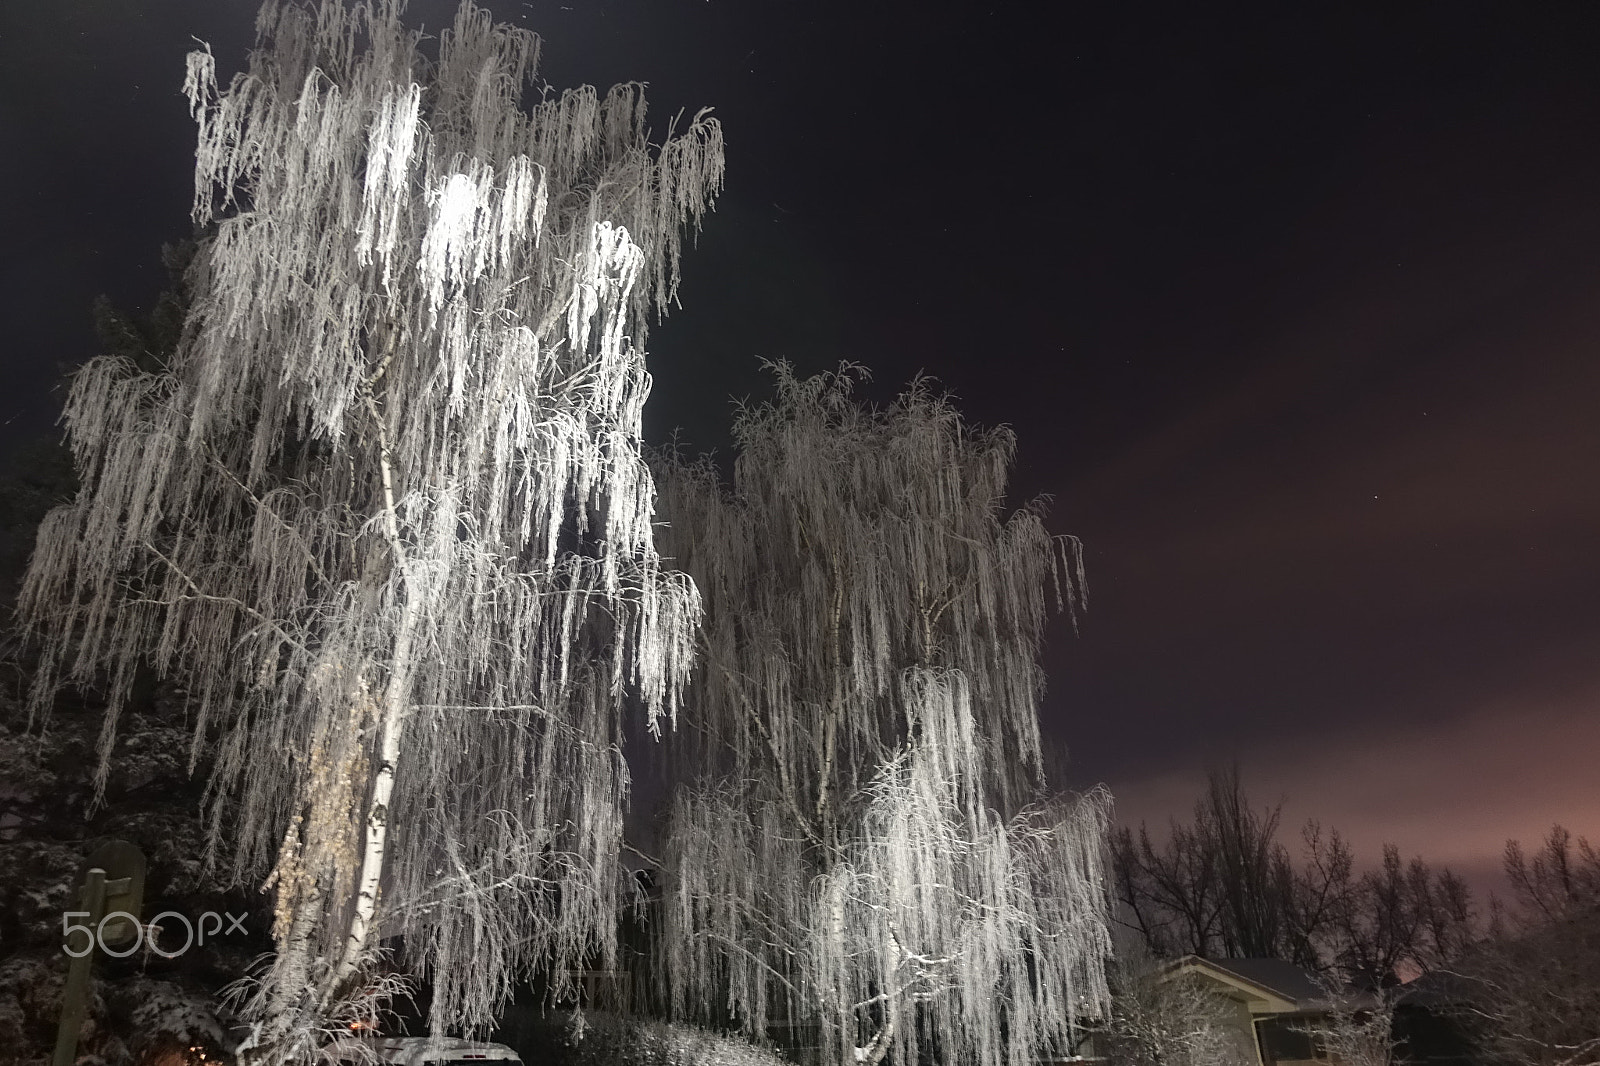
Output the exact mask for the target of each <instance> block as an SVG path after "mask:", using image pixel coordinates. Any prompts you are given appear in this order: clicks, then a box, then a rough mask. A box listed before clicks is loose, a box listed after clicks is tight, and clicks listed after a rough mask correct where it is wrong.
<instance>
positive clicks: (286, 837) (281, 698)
mask: <svg viewBox="0 0 1600 1066" xmlns="http://www.w3.org/2000/svg"><path fill="white" fill-rule="evenodd" d="M402 7H403V4H402V3H401V2H400V0H373V2H371V3H363V4H356V5H354V6H346V5H345V4H343V3H342V2H341V0H320V2H319V3H316V4H310V3H294V2H289V3H283V2H280V0H268V2H267V3H266V4H265V5H264V6H263V8H262V9H261V13H260V16H259V18H258V22H257V31H258V46H257V48H256V49H255V50H254V51H253V52H252V54H251V56H250V61H249V66H248V69H247V70H246V71H245V72H243V73H241V74H239V75H237V76H235V77H234V78H233V79H232V81H231V83H230V84H229V85H228V86H227V88H226V89H219V87H218V84H217V82H216V80H215V68H214V63H213V58H212V56H211V54H210V52H209V50H205V51H197V52H195V53H193V54H191V56H190V57H189V65H188V77H187V80H186V82H185V91H186V93H187V95H188V100H189V104H190V107H191V110H192V113H193V116H194V119H195V121H196V122H197V124H198V126H199V138H198V149H197V152H196V166H195V200H194V217H195V220H196V222H197V223H199V224H202V225H205V224H214V227H215V235H214V237H212V238H211V239H210V240H209V242H208V243H207V244H206V245H205V246H204V247H203V249H202V251H201V253H200V254H199V255H198V256H197V258H196V260H195V264H194V266H193V267H192V268H191V269H192V275H191V278H190V280H191V285H192V291H193V306H192V309H191V311H190V313H189V316H188V319H187V322H186V325H185V330H184V334H183V338H182V341H181V343H180V345H179V347H178V349H177V351H176V353H175V354H174V356H173V357H172V358H171V359H170V361H169V362H168V365H166V366H165V367H164V368H162V369H160V370H159V371H157V372H141V371H140V370H139V369H138V368H137V367H135V366H134V365H132V364H131V363H130V362H129V361H127V360H125V359H119V358H114V357H109V358H102V359H97V360H95V361H92V362H90V363H89V364H87V365H86V366H85V367H84V368H83V369H82V370H80V371H79V372H78V373H77V374H76V376H75V378H74V380H73V383H72V388H71V392H70V395H69V398H68V400H67V405H66V411H65V422H66V426H67V430H68V433H69V435H70V439H71V444H72V448H73V452H74V455H75V457H76V462H77V467H78V473H79V476H80V479H81V484H82V486H83V487H82V490H81V491H80V493H79V494H78V496H77V498H76V499H75V500H74V501H73V502H72V503H70V504H68V505H67V506H64V507H62V508H60V509H59V510H57V511H55V512H54V513H53V514H52V515H51V516H50V517H49V519H48V520H47V521H46V523H45V525H44V526H43V527H42V529H41V531H40V534H39V538H38V545H37V548H36V551H35V555H34V558H33V561H32V564H31V570H30V573H29V575H28V579H27V584H26V588H25V590H24V593H23V597H22V604H21V610H22V614H23V616H24V618H25V619H26V620H27V621H28V622H29V623H30V624H31V627H32V629H33V631H34V632H35V634H36V635H37V636H38V637H39V638H40V641H41V644H42V648H43V660H42V661H43V665H42V667H41V673H40V675H39V679H38V683H37V686H36V688H35V698H36V701H37V704H38V705H39V706H41V707H43V706H45V705H47V703H48V701H49V699H50V698H51V696H52V694H53V693H54V692H55V691H56V689H57V688H58V687H59V686H60V685H62V684H68V683H77V684H91V683H101V684H104V686H105V689H106V691H107V692H108V694H109V698H110V702H111V710H110V712H109V714H108V716H107V719H106V726H105V730H106V732H105V738H104V742H103V751H108V750H109V744H110V738H111V737H112V734H113V732H114V730H115V725H116V718H117V712H118V708H119V706H120V704H121V702H122V700H123V698H124V694H125V693H126V692H127V690H128V687H129V683H130V680H131V679H132V676H133V673H134V671H135V670H136V668H138V667H139V665H140V664H141V663H144V662H150V663H153V665H154V668H155V669H156V670H157V671H159V672H160V673H162V674H165V675H169V676H173V677H175V678H176V679H178V680H179V681H180V682H181V683H182V684H183V686H184V687H185V688H186V690H187V691H188V693H189V694H190V697H191V699H192V705H193V708H194V714H195V720H196V726H195V732H194V743H195V744H196V745H202V744H207V743H211V742H212V740H213V738H215V741H216V743H217V744H218V745H219V748H218V751H217V762H218V767H219V769H218V772H217V776H216V778H215V780H214V782H213V795H214V803H213V805H212V819H213V821H212V842H213V845H214V846H216V847H218V848H222V849H224V850H225V851H226V852H227V853H229V854H228V859H229V861H231V862H232V863H233V864H234V866H233V868H234V869H235V870H236V871H237V872H238V874H239V875H240V876H241V877H251V876H259V873H260V872H266V871H268V870H270V876H268V877H267V884H268V885H269V887H270V888H271V889H272V890H273V891H274V892H275V893H276V895H275V905H276V925H275V928H274V930H273V934H274V937H275V939H276V943H277V952H276V955H275V957H274V958H273V959H272V962H271V966H270V969H269V970H267V971H265V972H264V974H263V975H261V977H260V981H259V984H258V985H257V986H256V989H255V992H254V994H253V996H252V997H251V998H250V1000H249V1002H248V1004H247V1013H248V1015H249V1016H250V1017H251V1018H252V1019H253V1021H254V1023H255V1029H254V1034H253V1035H252V1036H251V1037H250V1038H249V1040H248V1041H247V1042H246V1047H245V1049H244V1053H245V1057H246V1058H248V1059H251V1060H254V1061H288V1060H293V1059H297V1058H298V1059H304V1058H306V1057H308V1056H309V1055H310V1054H311V1053H312V1052H313V1051H314V1049H315V1045H316V1042H317V1040H318V1039H319V1037H318V1032H319V1031H325V1030H327V1029H329V1028H333V1027H338V1026H340V1025H343V1024H348V1022H349V1021H351V1020H352V1018H353V1017H354V1016H355V1015H356V1014H358V1013H359V1012H362V1011H365V1010H367V1009H369V1008H370V1003H368V1002H367V998H368V997H365V991H366V990H370V989H371V988H372V987H373V986H372V985H371V983H370V982H371V980H372V978H371V976H370V975H371V973H372V972H373V964H374V959H375V956H376V954H377V953H378V952H379V950H380V944H381V942H383V941H385V940H388V939H390V938H394V937H403V938H404V951H405V953H406V956H408V958H409V960H410V963H411V964H412V966H413V967H414V968H415V969H416V970H417V971H419V972H422V973H426V974H427V975H429V976H430V977H431V980H432V985H433V1002H432V1022H433V1025H434V1027H435V1028H436V1029H438V1030H443V1029H446V1028H473V1027H479V1026H483V1025H485V1024H486V1023H487V1022H488V1021H489V1020H490V1019H491V1017H492V1014H493V1011H494V1009H495V1008H496V1007H497V1005H498V1004H499V1002H500V1001H501V1000H502V998H503V996H504V994H505V992H506V990H507V987H508V982H509V980H510V979H511V978H512V976H513V975H514V974H515V973H516V972H518V970H519V968H522V967H524V966H527V965H530V964H534V963H537V962H540V961H543V962H544V963H545V964H547V965H548V967H549V969H550V971H551V972H552V973H553V974H555V975H557V977H559V975H560V974H562V973H563V971H564V970H565V969H566V968H567V967H569V966H572V965H575V964H576V960H578V959H579V958H581V957H584V956H586V955H591V954H593V953H595V952H598V953H599V954H600V955H601V956H607V955H609V954H610V953H611V952H612V951H613V950H614V936H615V934H614V914H615V899H614V897H615V893H616V883H617V876H616V868H615V863H616V853H617V846H618V841H619V839H620V821H621V809H622V805H623V803H624V801H625V798H626V794H627V791H628V775H627V771H626V768H625V766H624V764H623V761H622V758H621V755H620V749H619V724H618V723H619V703H620V701H621V700H622V699H623V697H624V695H625V693H631V694H632V695H633V696H634V697H636V698H637V699H639V700H640V701H642V703H643V705H644V706H645V708H646V709H647V712H648V715H649V720H650V722H651V725H652V728H655V727H656V724H657V723H658V722H659V721H660V719H661V718H662V716H668V717H670V716H671V715H673V714H674V713H675V708H676V705H677V701H678V698H679V695H680V692H681V689H682V687H683V685H684V683H685V681H686V679H687V676H688V673H687V672H688V668H689V665H690V662H691V659H692V656H693V654H694V647H693V639H694V629H695V626H696V624H697V620H698V614H699V606H698V598H697V594H696V592H695V590H694V587H693V585H692V584H691V583H690V582H689V580H688V579H687V578H685V577H684V576H683V575H682V574H680V573H676V572H673V571H670V570H666V569H664V568H663V567H662V565H661V561H660V558H659V556H658V555H657V553H656V549H655V547H654V544H653V540H652V517H653V513H654V488H653V484H652V480H651V476H650V473H649V470H648V468H647V467H646V465H645V463H644V461H643V459H642V457H641V454H640V451H639V434H640V409H641V406H642V405H643V403H644V401H645V397H646V394H647V393H648V391H649V384H650V380H649V377H648V375H647V374H646V372H645V369H644V356H643V348H644V342H645V332H646V315H647V313H648V312H649V311H650V310H651V309H652V308H655V309H657V310H660V309H663V308H664V307H665V306H666V305H667V304H669V303H670V302H671V301H672V300H673V299H674V291H675V288H676V285H677V280H678V259H679V249H680V237H681V228H682V227H683V226H684V225H685V223H693V224H696V225H698V221H699V219H700V217H701V215H702V213H703V212H704V211H705V210H706V209H707V208H708V207H709V206H710V205H711V202H712V199H713V197H714V194H715V192H716V190H717V189H718V187H719V186H720V182H721V175H722V165H723V164H722V140H721V132H720V129H719V127H718V125H717V123H716V122H715V120H713V119H709V118H706V117H705V114H704V112H702V113H701V114H700V115H697V116H696V117H695V119H694V120H693V121H691V122H690V123H688V124H687V126H685V127H683V128H682V129H681V130H679V131H678V133H677V135H674V133H673V130H672V129H669V130H668V133H667V136H666V138H665V140H664V142H663V143H662V144H661V145H660V146H659V147H652V146H651V145H650V144H649V143H648V141H647V134H646V125H645V102H644V98H643V93H642V86H640V85H637V84H626V85H620V86H617V87H616V88H614V89H612V90H611V91H610V92H609V93H608V94H607V95H606V96H605V97H604V99H600V98H599V97H598V96H597V94H596V93H595V92H594V90H592V89H590V88H587V87H585V88H581V89H576V90H570V91H566V92H563V93H560V94H559V95H550V94H548V93H546V94H544V95H543V96H542V97H541V96H540V95H538V94H531V80H532V78H533V75H534V69H535V64H536V62H537V59H538V53H539V43H540V42H539V39H538V38H537V37H536V36H535V35H533V34H532V33H529V32H527V31H524V30H520V29H516V28H512V27H508V26H504V25H496V24H494V23H493V21H492V19H491V18H490V16H489V14H488V13H487V12H486V11H484V10H482V9H480V8H477V7H475V6H474V5H473V4H472V3H471V2H470V0H467V2H464V3H463V4H462V5H461V8H460V10H459V13H458V14H457V15H456V18H455V21H454V24H453V25H452V26H451V27H449V28H448V29H445V30H443V31H442V32H441V33H440V34H439V37H438V41H437V48H436V50H433V49H431V48H430V49H429V51H427V52H426V53H425V52H424V50H423V44H422V42H423V37H422V35H421V34H420V33H419V32H416V31H413V30H410V29H407V28H406V27H405V26H404V25H403V24H402V22H401V21H400V15H401V8H402Z"/></svg>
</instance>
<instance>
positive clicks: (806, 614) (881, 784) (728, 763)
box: [660, 365, 1109, 1066]
mask: <svg viewBox="0 0 1600 1066" xmlns="http://www.w3.org/2000/svg"><path fill="white" fill-rule="evenodd" d="M776 371H777V378H778V382H777V399H776V401H775V402H773V403H769V404H762V405H758V406H751V407H746V408H745V409H744V410H743V411H742V413H741V415H740V417H739V419H738V422H737V426H736V430H735V439H736V441H737V444H738V455H737V458H736V460H735V464H734V482H733V486H732V489H731V491H730V490H729V489H728V488H725V487H724V486H723V485H722V484H721V482H720V480H719V478H718V475H717V472H716V470H715V469H714V468H713V467H711V466H710V465H708V464H704V463H702V464H690V463H686V462H683V461H680V460H676V459H672V460H669V461H667V462H666V463H665V468H664V470H665V472H664V473H663V474H662V475H661V478H660V479H661V483H662V500H663V503H662V509H663V511H664V513H665V514H666V515H667V516H668V518H669V520H670V523H671V528H670V529H669V530H668V531H667V532H666V533H665V534H664V535H663V540H662V545H663V547H662V550H663V553H664V554H667V555H669V556H671V557H672V558H673V559H674V561H675V562H676V563H677V564H678V565H681V566H682V567H684V569H685V570H687V571H688V572H689V573H690V574H692V575H693V576H694V578H695V581H696V582H697V584H698V585H699V587H700V588H701V590H702V593H703V595H704V597H705V606H706V622H705V628H704V631H703V655H702V665H701V666H700V667H699V673H698V674H697V677H696V681H695V685H694V687H693V688H692V690H691V696H690V697H689V698H688V699H687V700H686V703H685V708H684V712H683V716H682V719H681V722H680V728H679V730H678V733H677V735H676V736H674V737H673V738H671V740H670V742H669V743H668V747H669V749H670V750H671V752H672V755H673V758H674V760H675V768H676V773H677V774H678V779H679V781H680V782H681V785H680V787H679V788H678V790H677V792H676V795H675V799H674V801H673V804H672V810H671V817H670V824H669V826H668V829H667V833H666V841H665V845H664V846H665V854H664V866H665V869H664V889H665V905H664V914H665V919H664V922H663V923H662V927H661V937H662V977H663V980H664V982H665V985H666V993H667V998H668V1001H669V1002H670V1005H671V1010H672V1013H673V1014H674V1015H675V1016H676V1017H678V1018H683V1019H689V1020H695V1021H701V1022H711V1023H717V1024H731V1025H734V1026H737V1027H738V1028H739V1029H741V1030H743V1031H744V1032H745V1033H747V1034H749V1035H751V1036H754V1037H763V1036H765V1035H766V1034H767V1032H768V1030H769V1028H770V1027H771V1024H772V1023H776V1022H783V1023H788V1024H805V1025H809V1026H814V1027H815V1031H820V1033H821V1037H820V1040H819V1042H820V1044H821V1057H822V1061H823V1062H825V1063H829V1064H841V1063H854V1062H864V1063H869V1064H875V1063H878V1062H880V1061H883V1060H884V1059H885V1057H886V1056H889V1055H893V1056H894V1059H895V1061H898V1062H905V1063H912V1062H917V1061H920V1060H919V1057H918V1056H919V1054H928V1055H934V1056H936V1057H938V1059H939V1060H940V1061H948V1062H951V1063H968V1062H984V1063H1009V1064H1011V1066H1024V1064H1027V1063H1029V1062H1031V1061H1032V1060H1033V1059H1035V1058H1037V1057H1038V1056H1039V1055H1041V1054H1043V1053H1045V1051H1046V1049H1052V1048H1062V1047H1065V1046H1066V1045H1067V1044H1068V1042H1069V1041H1070V1038H1071V1035H1072V1032H1073V1029H1074V1027H1075V1026H1077V1025H1078V1024H1079V1023H1080V1022H1081V1021H1082V1020H1083V1019H1084V1018H1086V1017H1096V1016H1099V1015H1100V1013H1101V1011H1102V1009H1103V1006H1104V1003H1105V1000H1106V996H1107V989H1106V982H1105V973H1104V965H1105V959H1106V956H1107V955H1108V953H1109V939H1108V932H1107V925H1106V913H1105V911H1106V903H1107V884H1106V878H1105V872H1104V869H1103V865H1102V862H1103V857H1102V846H1103V844H1102V840H1103V834H1104V831H1105V829H1106V822H1107V817H1108V797H1107V796H1106V795H1105V794H1104V792H1103V791H1097V792H1095V793H1092V794H1090V795H1088V796H1085V797H1083V798H1081V799H1075V800H1074V799H1068V798H1060V799H1057V800H1055V801H1053V802H1039V803H1029V802H1028V801H1029V800H1031V799H1033V798H1034V797H1035V796H1037V795H1039V794H1040V788H1041V785H1042V782H1041V774H1040V748H1039V734H1038V723H1037V714H1036V707H1037V702H1038V699H1039V695H1040V691H1041V687H1042V680H1043V679H1042V676H1041V672H1040V669H1039V667H1038V665H1037V663H1036V655H1037V652H1038V648H1039V643H1040V640H1041V637H1042V634H1043V627H1044V623H1045V620H1046V617H1047V614H1048V612H1049V610H1050V608H1051V607H1052V606H1057V607H1059V605H1060V601H1061V600H1062V599H1063V597H1065V598H1066V599H1067V600H1069V601H1070V600H1071V598H1072V597H1074V596H1075V595H1076V594H1077V590H1078V589H1080V588H1081V575H1080V573H1079V563H1078V557H1077V551H1076V544H1075V542H1072V541H1070V540H1068V539H1064V538H1056V537H1052V536H1051V535H1050V534H1049V533H1048V532H1046V530H1045V527H1044V524H1043V522H1042V521H1041V518H1040V515H1039V513H1038V512H1037V511H1036V510H1033V509H1028V510H1023V511H1020V512H1017V513H1015V514H1013V515H1011V516H1009V517H1006V516H1004V514H1003V513H1002V511H1001V501H1002V499H1003V497H1004V493H1005V479H1006V474H1007V469H1008V466H1009V463H1010V459H1011V455H1012V450H1013V439H1012V437H1011V435H1010V434H1009V433H1008V432H1006V431H1004V430H992V431H983V430H978V429H975V428H973V427H971V426H969V425H966V424H965V423H963V421H962V420H961V419H960V417H959V416H958V415H957V413H956V411H955V410H954V409H953V408H952V407H951V406H950V404H949V403H948V402H946V400H944V399H943V398H940V397H937V396H935V395H933V394H932V393H931V392H930V391H929V389H928V388H927V386H926V385H924V384H922V383H920V382H919V383H917V384H915V385H913V386H912V387H911V389H910V390H909V391H907V392H906V393H905V394H903V395H902V396H901V397H900V398H899V399H898V400H897V401H896V402H895V403H894V404H893V405H892V406H891V407H889V408H888V409H886V410H874V409H872V408H869V407H867V406H865V405H862V404H860V403H858V402H856V401H855V400H854V399H853V397H852V395H851V386H852V382H853V380H854V378H855V377H856V376H857V375H856V372H855V371H852V370H851V369H849V368H846V369H845V370H842V371H841V372H840V373H839V374H836V375H826V376H822V377H817V378H811V379H808V380H797V379H796V378H794V377H793V376H792V374H791V372H790V371H789V369H788V368H787V367H786V366H782V365H780V366H778V367H777V368H776ZM1053 601H1055V602H1054V603H1053Z"/></svg>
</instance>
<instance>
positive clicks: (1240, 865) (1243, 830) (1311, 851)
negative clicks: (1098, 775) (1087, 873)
mask: <svg viewBox="0 0 1600 1066" xmlns="http://www.w3.org/2000/svg"><path fill="white" fill-rule="evenodd" d="M1278 823H1279V809H1278V808H1275V807H1273V808H1266V809H1262V810H1256V809H1254V808H1253V807H1252V806H1251V805H1250V801H1249V798H1248V796H1247V795H1246V794H1245V792H1244V788H1243V785H1242V784H1241V781H1240V777H1239V772H1238V769H1237V768H1234V769H1232V770H1229V771H1213V772H1212V773H1211V774H1210V775H1209V778H1208V781H1207V788H1206V794H1205V796H1204V797H1202V798H1201V800H1200V801H1199V802H1198V803H1197V804H1196V805H1195V812H1194V820H1193V822H1192V823H1190V824H1187V825H1185V824H1182V823H1178V822H1174V823H1173V825H1172V829H1171V833H1170V835H1169V836H1168V839H1167V841H1166V843H1165V844H1164V845H1162V846H1159V847H1158V846H1157V845H1156V844H1155V843H1154V842H1153V841H1152V839H1151V837H1150V833H1149V830H1148V829H1147V828H1145V827H1143V826H1141V827H1140V829H1139V832H1138V835H1137V836H1135V834H1134V833H1133V831H1132V830H1131V829H1128V828H1123V829H1121V830H1119V831H1118V832H1117V833H1116V834H1115V835H1114V836H1113V843H1112V866H1113V869H1114V871H1115V873H1116V884H1117V899H1118V904H1119V911H1120V914H1121V917H1122V920H1123V921H1125V922H1126V923H1127V924H1129V925H1130V926H1131V927H1133V928H1134V929H1135V930H1137V931H1138V932H1139V934H1140V935H1141V937H1142V938H1143V940H1144V942H1145V944H1146V946H1147V947H1148V949H1149V950H1150V951H1152V952H1153V953H1155V954H1157V955H1165V956H1177V955H1184V954H1194V955H1200V956H1203V957H1218V958H1226V957H1235V958H1238V957H1244V958H1277V959H1283V960H1285V961H1287V962H1292V963H1294V964H1296V965H1298V966H1303V967H1306V968H1307V969H1311V970H1315V971H1317V972H1320V973H1325V974H1333V973H1335V972H1337V973H1338V974H1339V975H1340V977H1341V978H1342V979H1343V980H1346V981H1350V982H1352V983H1355V984H1360V985H1362V986H1363V987H1365V988H1368V989H1376V988H1378V987H1380V986H1384V985H1387V984H1393V983H1395V982H1396V981H1398V980H1399V978H1398V976H1397V973H1398V971H1400V970H1403V969H1406V968H1413V969H1429V968H1433V967H1437V966H1440V965H1444V964H1445V963H1447V962H1449V961H1451V960H1453V959H1456V958H1459V957H1460V955H1461V953H1462V952H1463V951H1465V950H1466V948H1467V947H1468V945H1470V944H1471V943H1472V942H1473V940H1474V939H1475V938H1476V936H1477V935H1478V933H1477V922H1476V915H1475V914H1474V912H1473V906H1472V896H1471V892H1470V890H1469V889H1468V888H1467V885H1466V883H1465V882H1464V881H1463V880H1462V879H1461V878H1460V877H1459V876H1458V875H1456V874H1455V873H1453V872H1452V871H1450V870H1448V869H1442V870H1437V871H1436V870H1434V869H1433V868H1432V867H1430V866H1429V865H1428V864H1427V863H1425V862H1423V861H1422V860H1421V859H1417V858H1413V859H1411V860H1410V861H1409V862H1406V861H1403V860H1402V859H1401V856H1400V853H1399V851H1398V850H1397V849H1395V848H1394V847H1393V846H1385V848H1384V854H1383V862H1382V865H1381V866H1380V867H1379V868H1378V869H1376V870H1369V871H1367V872H1365V873H1363V874H1361V875H1360V876H1359V877H1358V876H1356V874H1355V857H1354V855H1353V853H1352V852H1351V850H1350V847H1349V845H1348V844H1347V843H1346V842H1345V840H1344V838H1343V837H1341V836H1340V835H1339V833H1338V832H1337V831H1336V830H1329V831H1327V832H1326V833H1324V831H1323V828H1322V826H1321V825H1320V824H1319V823H1317V822H1314V821H1312V822H1308V823H1307V824H1306V826H1305V828H1304V829H1303V830H1302V832H1301V849H1300V854H1299V859H1298V861H1296V860H1295V859H1294V858H1293V857H1291V854H1290V852H1289V850H1288V849H1287V848H1286V847H1285V846H1284V845H1283V844H1281V843H1279V842H1278V840H1277V832H1278Z"/></svg>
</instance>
